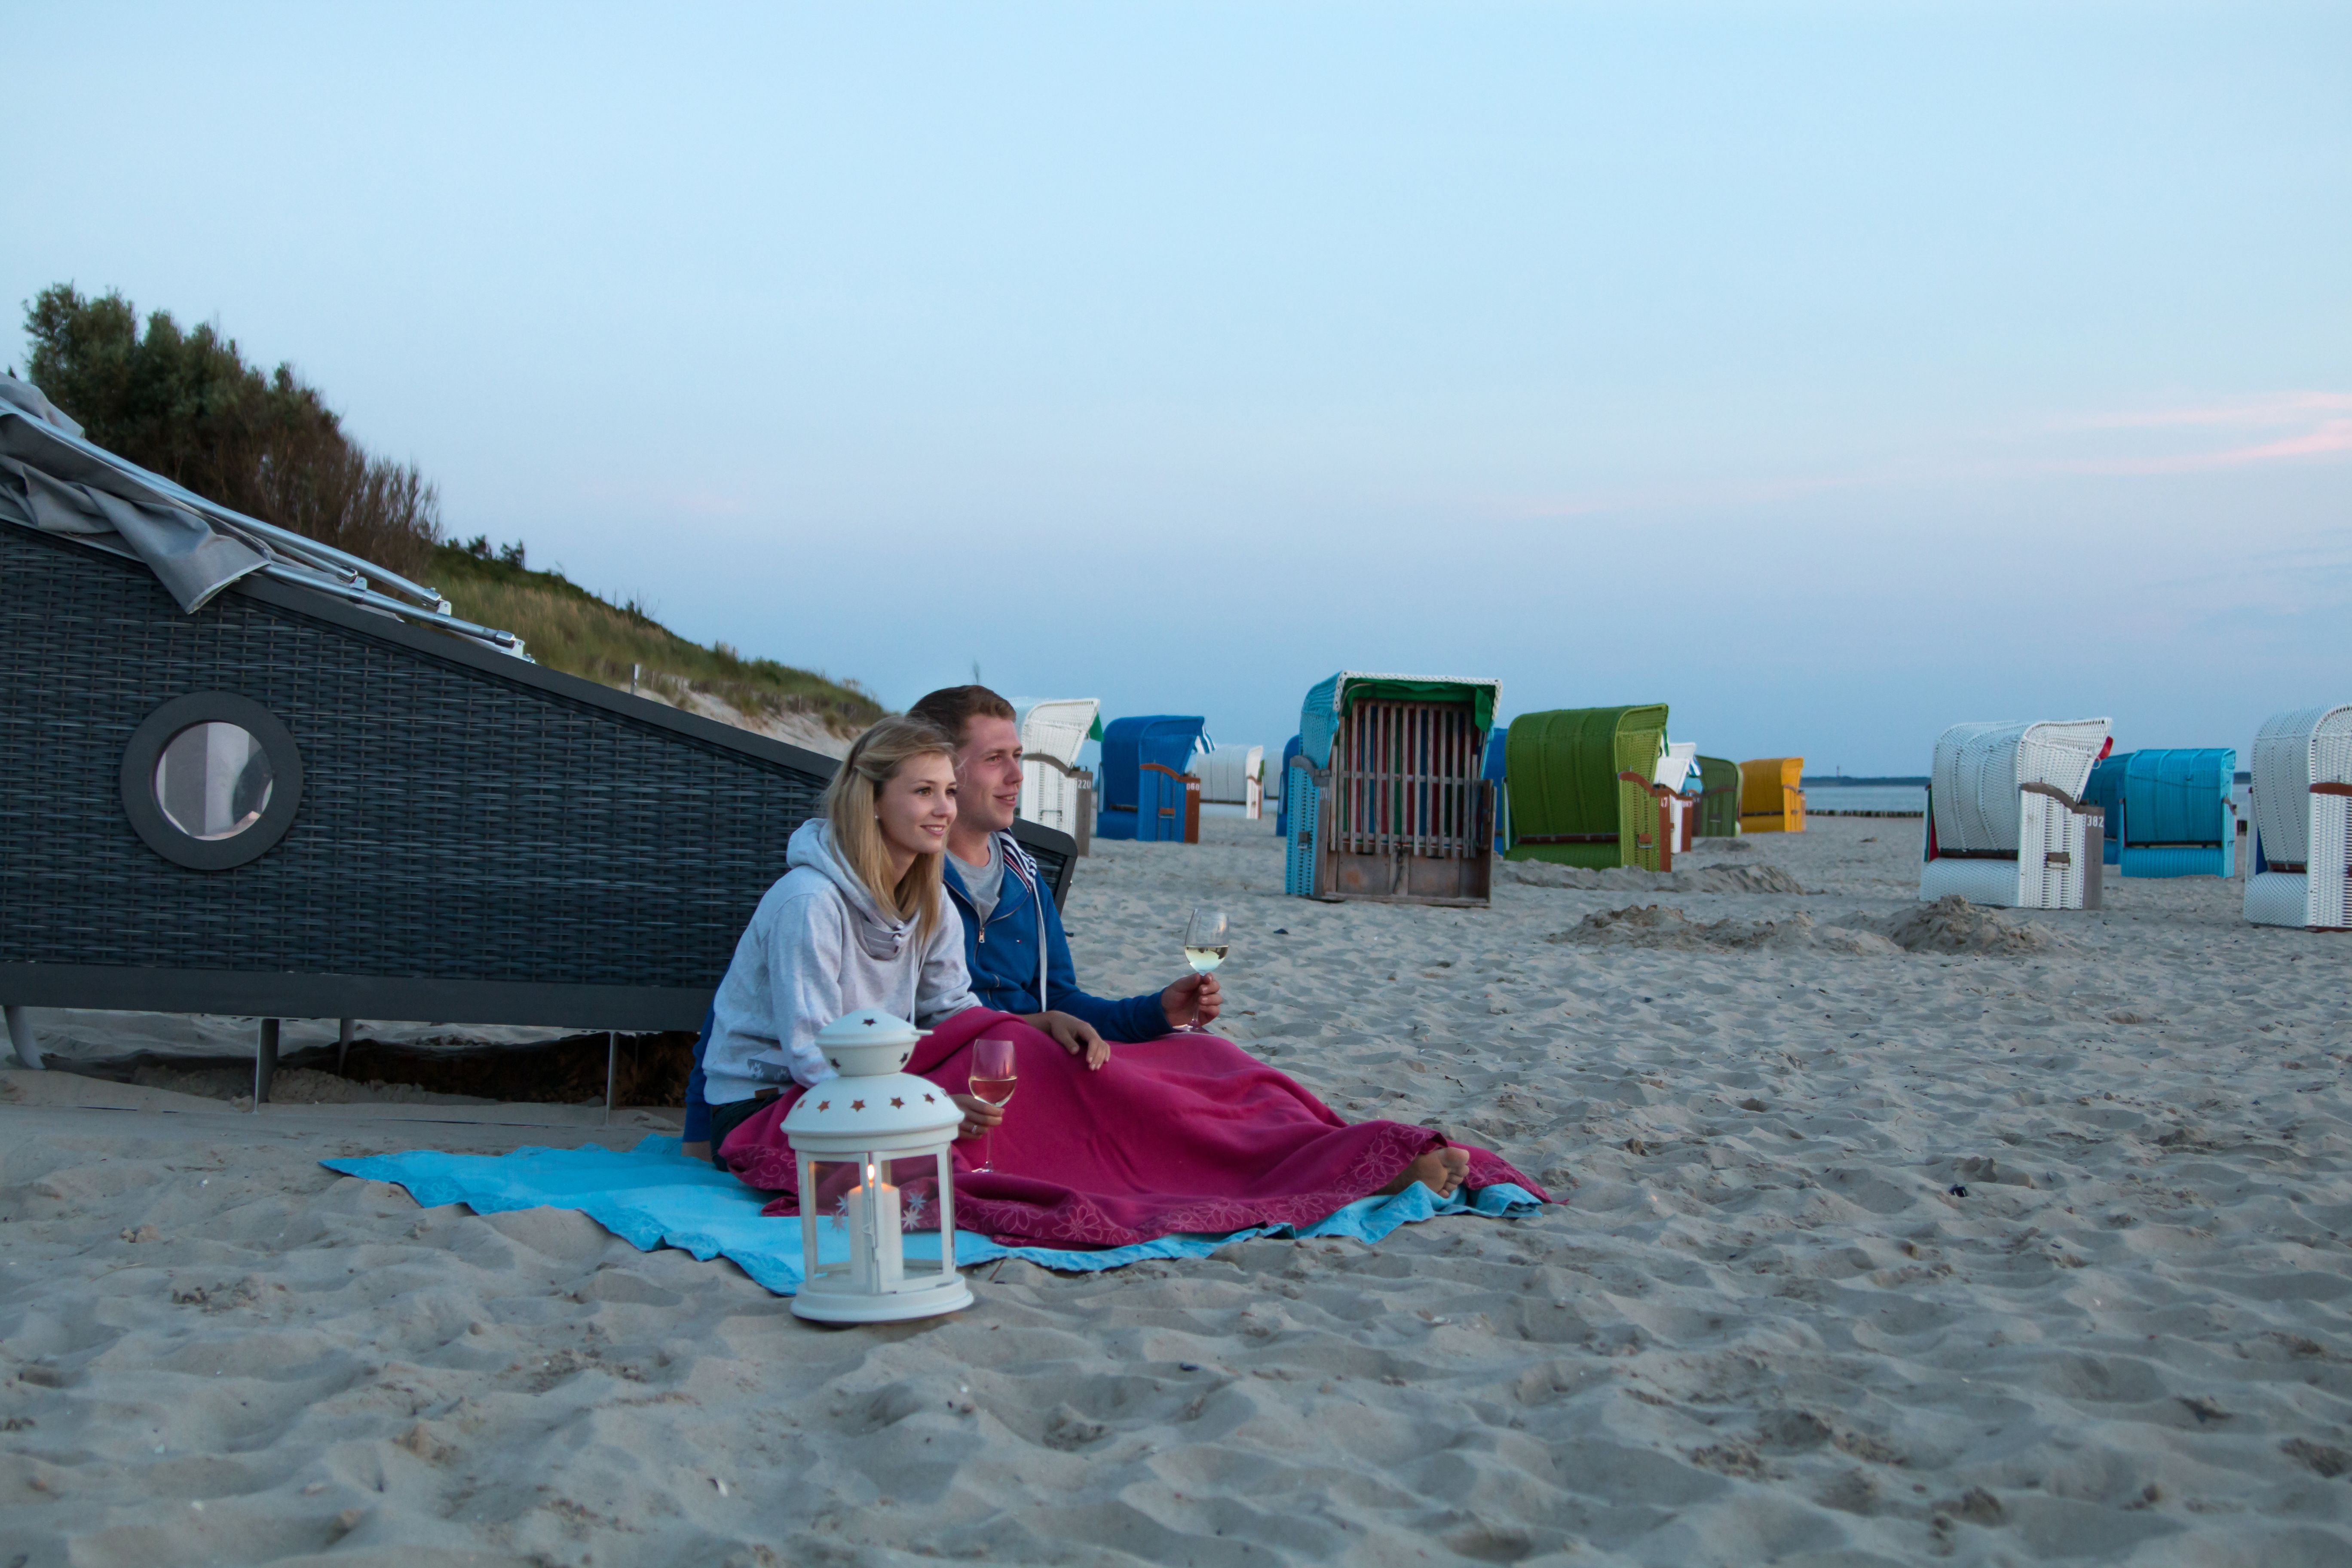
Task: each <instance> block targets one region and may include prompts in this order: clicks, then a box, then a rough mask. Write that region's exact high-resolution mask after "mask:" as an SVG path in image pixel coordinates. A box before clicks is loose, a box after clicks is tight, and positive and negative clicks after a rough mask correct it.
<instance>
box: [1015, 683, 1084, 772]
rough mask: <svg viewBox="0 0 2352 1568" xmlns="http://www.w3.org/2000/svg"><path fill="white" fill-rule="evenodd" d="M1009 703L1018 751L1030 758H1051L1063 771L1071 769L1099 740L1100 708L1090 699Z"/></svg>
mask: <svg viewBox="0 0 2352 1568" xmlns="http://www.w3.org/2000/svg"><path fill="white" fill-rule="evenodd" d="M1012 703H1013V713H1014V714H1015V715H1016V719H1015V721H1016V722H1017V723H1019V725H1020V726H1021V749H1022V751H1024V752H1026V753H1027V754H1029V755H1030V756H1033V757H1051V758H1053V759H1054V760H1055V762H1057V763H1061V764H1062V765H1063V766H1064V767H1066V768H1075V767H1076V766H1077V765H1078V753H1079V752H1082V751H1084V750H1085V749H1086V744H1087V742H1088V741H1099V740H1101V739H1102V733H1103V728H1102V704H1101V702H1099V701H1097V700H1096V699H1094V698H1092V697H1015V698H1013V699H1012Z"/></svg>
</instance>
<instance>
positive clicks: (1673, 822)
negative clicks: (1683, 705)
mask: <svg viewBox="0 0 2352 1568" xmlns="http://www.w3.org/2000/svg"><path fill="white" fill-rule="evenodd" d="M1696 766H1698V742H1696V741H1669V742H1666V749H1665V750H1664V752H1661V753H1659V756H1658V767H1657V771H1656V772H1655V773H1653V774H1651V775H1650V776H1651V777H1652V778H1653V779H1654V781H1655V782H1656V783H1658V784H1664V786H1665V787H1666V788H1668V789H1670V790H1672V791H1674V792H1675V797H1674V799H1672V800H1670V801H1668V802H1666V818H1667V827H1666V831H1667V833H1668V834H1669V835H1670V836H1671V837H1672V838H1673V841H1674V847H1675V853H1676V854H1680V853H1681V852H1682V851H1684V850H1685V849H1687V848H1689V847H1691V837H1692V833H1691V827H1692V824H1691V820H1690V814H1691V813H1693V812H1695V811H1696V810H1697V809H1698V803H1697V802H1696V801H1694V800H1690V799H1686V798H1685V796H1684V795H1683V785H1685V784H1687V783H1689V782H1690V776H1691V770H1692V769H1693V768H1696Z"/></svg>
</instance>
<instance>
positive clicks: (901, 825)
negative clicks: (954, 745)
mask: <svg viewBox="0 0 2352 1568" xmlns="http://www.w3.org/2000/svg"><path fill="white" fill-rule="evenodd" d="M874 810H875V814H876V815H877V816H878V817H880V818H881V825H882V837H883V840H884V841H885V842H886V843H887V844H888V845H889V846H890V847H892V848H894V849H897V850H899V851H901V852H902V853H905V854H909V855H930V854H935V853H937V852H938V851H940V850H941V849H944V848H946V847H947V842H948V825H949V824H950V823H951V822H953V821H954V820H955V816H956V782H955V761H954V759H952V758H950V757H938V756H931V757H909V758H908V759H907V760H906V761H905V762H903V763H899V764H898V772H897V773H893V774H892V775H890V779H889V781H888V782H887V784H883V786H882V793H881V794H880V795H877V796H876V797H875V801H874Z"/></svg>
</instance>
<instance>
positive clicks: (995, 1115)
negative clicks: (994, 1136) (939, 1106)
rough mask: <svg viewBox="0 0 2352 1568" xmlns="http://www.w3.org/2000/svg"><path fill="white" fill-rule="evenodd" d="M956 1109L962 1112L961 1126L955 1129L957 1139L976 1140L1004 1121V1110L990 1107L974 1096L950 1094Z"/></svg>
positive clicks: (995, 1106) (1000, 1107) (993, 1106)
mask: <svg viewBox="0 0 2352 1568" xmlns="http://www.w3.org/2000/svg"><path fill="white" fill-rule="evenodd" d="M948 1098H949V1099H950V1100H954V1101H955V1102H956V1109H957V1110H961V1111H962V1112H963V1125H962V1126H961V1127H959V1128H957V1129H956V1136H957V1137H958V1138H977V1137H979V1136H980V1135H981V1134H982V1133H983V1132H986V1131H989V1130H990V1129H991V1128H993V1127H995V1126H997V1125H998V1124H999V1123H1001V1122H1002V1121H1003V1120H1004V1108H1003V1106H1001V1105H991V1104H989V1103H988V1101H986V1100H982V1099H981V1098H980V1096H978V1095H976V1094H951V1095H949V1096H948Z"/></svg>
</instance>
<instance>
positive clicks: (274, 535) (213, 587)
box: [0, 375, 523, 655]
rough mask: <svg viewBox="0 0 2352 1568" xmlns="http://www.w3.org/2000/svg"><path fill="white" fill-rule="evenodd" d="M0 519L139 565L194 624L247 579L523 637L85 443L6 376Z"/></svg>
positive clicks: (509, 641) (500, 640)
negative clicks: (256, 576)
mask: <svg viewBox="0 0 2352 1568" xmlns="http://www.w3.org/2000/svg"><path fill="white" fill-rule="evenodd" d="M0 521H8V522H14V523H18V524H21V525H23V526H25V527H27V528H35V529H38V530H40V531H42V532H44V533H56V534H63V535H66V536H68V537H69V538H74V539H79V540H80V541H82V542H84V543H87V544H93V545H96V546H98V547H99V548H100V549H102V550H110V551H113V552H115V553H117V554H120V555H127V556H130V557H131V558H132V559H133V560H136V561H139V562H142V563H144V564H145V565H146V567H147V569H148V570H149V571H151V572H152V573H154V574H155V577H156V580H157V581H158V582H160V583H162V584H163V587H164V590H165V591H166V592H167V593H169V594H170V595H172V597H173V599H174V600H175V601H177V602H178V604H179V606H180V608H181V609H183V610H184V611H186V612H188V613H189V614H191V615H194V613H195V612H196V611H197V610H200V609H202V608H203V607H204V606H205V604H206V603H207V602H208V601H210V600H211V598H212V597H213V595H215V594H217V593H219V592H220V591H221V590H222V589H224V588H226V587H227V586H228V585H229V584H232V583H234V582H236V580H237V579H238V578H240V577H243V576H246V575H247V574H250V573H255V572H258V573H261V574H264V575H266V576H269V577H274V578H276V579H278V581H280V582H285V583H292V584H298V585H299V586H301V587H305V588H314V589H317V590H319V591H320V592H322V593H328V594H332V595H334V596H335V597H337V598H339V599H343V600H346V601H348V602H350V603H352V604H357V605H366V606H367V607H369V608H371V609H376V610H383V611H387V612H389V613H391V614H393V615H396V616H402V617H404V618H405V619H408V620H414V621H417V622H420V623H422V624H424V625H427V626H439V627H441V628H442V629H443V630H445V631H452V632H457V633H459V634H460V635H462V636H466V637H478V638H480V639H481V640H483V641H485V642H488V643H490V644H493V645H494V646H496V647H500V648H503V649H505V650H506V651H507V652H509V653H513V654H517V655H520V654H521V653H522V651H523V648H522V639H521V638H520V637H516V636H515V635H514V634H513V633H511V632H501V631H494V630H492V629H491V628H489V627H488V626H476V625H474V624H473V623H472V622H470V621H461V620H459V619H457V617H456V616H452V615H450V614H449V602H448V601H447V600H446V599H444V598H442V597H441V595H439V594H438V593H437V592H436V591H435V590H433V589H431V588H427V587H424V586H421V585H420V584H415V583H411V582H409V581H408V580H407V579H405V578H404V577H401V576H398V575H396V574H393V573H390V572H387V571H385V570H384V569H383V568H382V567H380V566H376V565H373V564H372V563H369V562H366V561H362V560H361V559H360V558H359V557H358V556H356V555H351V554H346V553H345V552H342V551H340V550H335V549H332V548H331V547H329V546H327V545H324V544H321V543H320V542H318V541H317V540H314V539H306V538H304V537H303V536H302V535H300V534H299V533H295V532H292V531H289V530H287V529H282V528H278V527H276V526H274V525H272V524H270V523H266V522H262V521H258V520H257V519H255V518H250V517H247V516H245V515H244V514H243V513H241V512H236V511H231V510H229V509H228V508H226V507H225V506H219V505H215V503H214V502H212V501H208V500H205V499H204V497H202V496H200V495H197V494H196V493H195V492H194V491H193V490H190V489H185V488H184V487H183V486H180V485H176V484H173V482H172V481H171V480H170V479H165V478H164V477H163V475H161V474H157V473H151V472H149V471H148V470H147V469H145V468H141V467H139V465H137V464H136V463H132V462H128V461H126V460H124V459H123V458H119V457H117V456H115V455H114V454H113V453H112V452H110V451H108V450H107V449H106V448H105V447H100V446H97V445H95V444H93V443H92V442H90V441H89V440H88V439H86V438H85V437H83V435H82V433H81V426H79V425H77V424H75V423H74V421H73V420H72V419H70V418H68V416H66V415H65V414H64V413H63V412H62V411H61V410H59V409H58V407H57V405H55V404H52V403H51V402H50V401H49V400H48V399H47V397H46V396H44V395H42V394H41V389H40V388H38V387H37V386H35V385H33V384H31V383H29V382H24V381H19V380H17V379H16V377H15V376H13V375H0Z"/></svg>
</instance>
